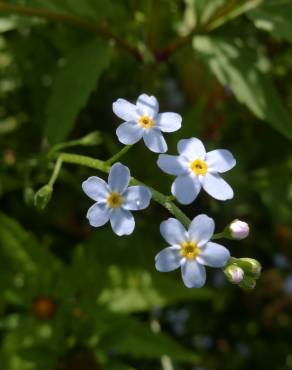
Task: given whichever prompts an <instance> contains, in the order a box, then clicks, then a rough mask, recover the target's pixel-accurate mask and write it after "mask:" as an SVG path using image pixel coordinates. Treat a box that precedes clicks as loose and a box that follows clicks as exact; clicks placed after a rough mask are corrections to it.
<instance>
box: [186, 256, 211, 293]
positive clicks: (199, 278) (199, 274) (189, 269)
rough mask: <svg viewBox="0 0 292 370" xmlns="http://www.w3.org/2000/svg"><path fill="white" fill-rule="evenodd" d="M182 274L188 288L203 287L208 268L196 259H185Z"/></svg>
mask: <svg viewBox="0 0 292 370" xmlns="http://www.w3.org/2000/svg"><path fill="white" fill-rule="evenodd" d="M181 274H182V278H183V282H184V284H185V286H186V287H187V288H201V287H202V286H203V285H204V284H205V282H206V269H205V267H204V266H203V265H200V264H199V263H198V262H196V260H185V261H184V263H183V264H182V266H181Z"/></svg>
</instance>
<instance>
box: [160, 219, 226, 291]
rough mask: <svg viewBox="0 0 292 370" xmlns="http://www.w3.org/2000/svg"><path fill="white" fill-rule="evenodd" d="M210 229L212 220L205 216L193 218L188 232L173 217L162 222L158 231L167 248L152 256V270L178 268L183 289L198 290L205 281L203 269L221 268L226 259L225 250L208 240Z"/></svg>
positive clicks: (212, 226)
mask: <svg viewBox="0 0 292 370" xmlns="http://www.w3.org/2000/svg"><path fill="white" fill-rule="evenodd" d="M214 229H215V224H214V221H213V219H212V218H210V217H208V216H206V215H199V216H197V217H195V218H194V219H193V221H192V222H191V224H190V227H189V229H188V230H186V229H185V228H184V226H183V225H182V224H181V223H180V222H179V221H178V220H177V219H175V218H169V219H168V220H166V221H164V222H162V223H161V225H160V232H161V235H162V236H163V238H164V239H165V240H166V241H167V243H169V244H170V246H169V247H167V248H165V249H163V250H162V251H161V252H159V253H158V254H157V255H156V257H155V266H156V269H157V270H158V271H161V272H168V271H172V270H175V269H177V268H179V267H181V273H182V278H183V281H184V284H185V286H186V287H188V288H201V287H202V286H203V285H204V284H205V281H206V269H205V266H211V267H223V266H225V265H226V263H227V261H228V259H229V258H230V253H229V251H228V250H227V249H226V248H225V247H223V246H222V245H220V244H217V243H213V242H212V241H210V239H211V237H212V236H213V233H214Z"/></svg>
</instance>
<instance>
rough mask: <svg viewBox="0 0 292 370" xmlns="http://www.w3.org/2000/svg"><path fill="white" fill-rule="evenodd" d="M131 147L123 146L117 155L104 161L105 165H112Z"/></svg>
mask: <svg viewBox="0 0 292 370" xmlns="http://www.w3.org/2000/svg"><path fill="white" fill-rule="evenodd" d="M132 146H133V145H125V146H124V147H123V149H121V150H120V151H119V152H118V153H117V154H115V155H113V156H112V157H111V158H110V159H108V160H107V161H106V164H107V165H111V164H112V163H114V162H116V161H117V160H118V159H120V158H121V157H122V156H123V155H125V154H126V153H127V152H128V151H129V150H130V149H131V148H132Z"/></svg>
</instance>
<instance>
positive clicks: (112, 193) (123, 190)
mask: <svg viewBox="0 0 292 370" xmlns="http://www.w3.org/2000/svg"><path fill="white" fill-rule="evenodd" d="M130 178H131V176H130V171H129V169H128V167H126V166H124V165H122V164H121V163H115V164H114V165H113V166H112V167H111V169H110V173H109V177H108V184H107V183H106V182H105V181H104V180H102V179H101V178H99V177H96V176H92V177H89V178H88V179H87V180H86V181H84V182H83V183H82V189H83V191H84V192H85V193H86V195H88V196H89V198H91V199H93V200H94V201H96V203H95V204H94V205H93V206H92V207H90V208H89V210H88V212H87V218H88V220H89V223H90V225H91V226H94V227H99V226H103V225H104V224H106V223H107V222H108V221H110V223H111V226H112V229H113V231H114V232H115V233H116V234H117V235H119V236H121V235H129V234H131V233H132V232H133V230H134V228H135V220H134V217H133V215H132V213H131V212H130V211H138V210H140V209H145V208H147V207H148V205H149V202H150V199H151V196H152V194H151V192H150V190H149V189H147V188H146V187H145V186H130V187H128V185H129V182H130Z"/></svg>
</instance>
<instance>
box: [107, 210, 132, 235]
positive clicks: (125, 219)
mask: <svg viewBox="0 0 292 370" xmlns="http://www.w3.org/2000/svg"><path fill="white" fill-rule="evenodd" d="M110 222H111V225H112V229H113V231H114V232H115V233H116V234H117V235H119V236H122V235H130V234H132V232H133V231H134V228H135V220H134V217H133V215H132V213H131V212H129V211H126V210H125V209H122V208H116V209H113V211H112V213H111V216H110Z"/></svg>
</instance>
